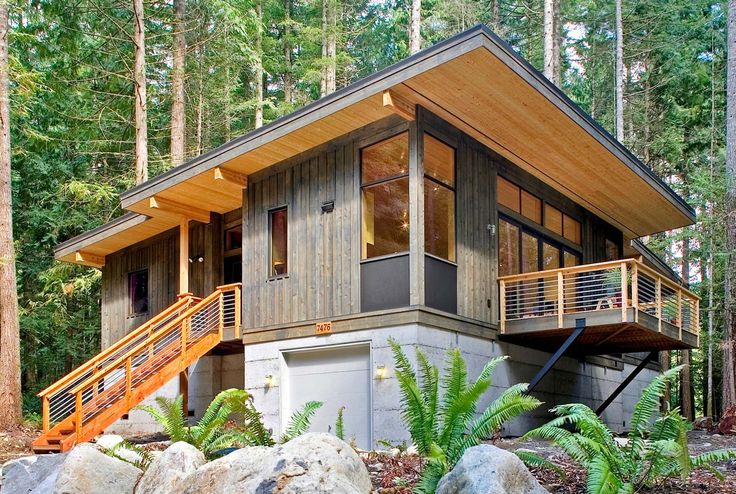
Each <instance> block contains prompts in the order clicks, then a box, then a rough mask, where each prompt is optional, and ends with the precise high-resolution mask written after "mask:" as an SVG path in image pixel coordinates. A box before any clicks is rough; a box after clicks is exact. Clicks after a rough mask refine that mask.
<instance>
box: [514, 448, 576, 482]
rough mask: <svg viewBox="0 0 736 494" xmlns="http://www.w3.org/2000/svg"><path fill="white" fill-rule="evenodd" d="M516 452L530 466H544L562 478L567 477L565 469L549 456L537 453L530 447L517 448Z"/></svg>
mask: <svg viewBox="0 0 736 494" xmlns="http://www.w3.org/2000/svg"><path fill="white" fill-rule="evenodd" d="M514 454H516V456H518V457H519V459H520V460H521V461H522V462H524V465H526V466H527V467H528V468H544V469H547V470H551V471H553V472H555V473H556V474H557V475H559V476H560V478H563V479H564V478H565V471H564V470H562V469H561V468H560V467H558V466H557V465H555V464H554V463H552V462H551V461H549V460H548V459H547V458H544V457H543V456H540V455H538V454H536V453H535V452H534V451H531V450H529V449H517V450H516V451H514Z"/></svg>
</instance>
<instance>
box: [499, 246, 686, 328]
mask: <svg viewBox="0 0 736 494" xmlns="http://www.w3.org/2000/svg"><path fill="white" fill-rule="evenodd" d="M499 285H500V290H499V293H500V297H501V301H500V302H501V303H500V307H501V317H500V327H501V333H504V332H505V331H506V324H507V323H508V322H509V321H515V320H520V319H530V318H539V317H550V316H554V317H556V319H557V324H556V325H555V327H556V328H563V327H564V318H565V315H567V314H576V313H583V312H595V311H603V310H607V311H609V312H610V311H612V310H616V311H618V312H620V319H619V320H618V322H622V323H626V322H637V321H636V320H629V319H630V318H632V319H636V318H638V317H639V312H644V313H646V314H648V315H650V316H651V317H653V318H654V319H655V320H656V324H657V330H658V331H659V332H662V330H663V327H664V326H665V325H671V326H674V327H675V328H677V329H678V330H679V338H680V339H682V331H683V330H684V331H688V332H689V333H692V334H695V335H696V336H697V335H698V334H699V332H700V331H699V328H700V321H699V314H698V311H699V305H700V298H699V297H698V296H697V295H695V294H694V293H692V292H691V291H689V290H687V289H685V288H683V287H682V286H680V285H678V284H677V283H675V282H673V281H672V280H670V279H669V278H667V277H665V276H663V275H661V274H659V273H658V272H657V271H655V270H653V269H651V268H649V267H648V266H646V265H645V264H644V263H642V262H641V261H639V260H637V259H624V260H620V261H610V262H602V263H597V264H588V265H583V266H573V267H568V268H560V269H552V270H548V271H537V272H533V273H524V274H517V275H510V276H503V277H500V278H499ZM629 309H636V310H635V311H634V314H633V317H632V316H630V315H629Z"/></svg>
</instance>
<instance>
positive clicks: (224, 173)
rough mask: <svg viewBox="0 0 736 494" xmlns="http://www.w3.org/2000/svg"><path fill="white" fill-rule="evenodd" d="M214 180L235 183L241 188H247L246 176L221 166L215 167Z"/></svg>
mask: <svg viewBox="0 0 736 494" xmlns="http://www.w3.org/2000/svg"><path fill="white" fill-rule="evenodd" d="M215 180H223V181H225V182H230V183H231V184H234V185H237V186H238V187H240V188H241V189H247V188H248V177H247V176H246V175H243V174H241V173H238V172H234V171H231V170H227V169H225V168H222V167H219V166H218V167H217V168H215Z"/></svg>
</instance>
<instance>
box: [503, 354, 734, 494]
mask: <svg viewBox="0 0 736 494" xmlns="http://www.w3.org/2000/svg"><path fill="white" fill-rule="evenodd" d="M681 369H682V368H681V367H676V368H673V369H670V370H668V371H667V372H665V373H664V374H662V375H660V376H658V377H656V378H655V379H654V380H653V381H652V382H651V383H650V384H649V385H648V386H647V387H646V389H645V390H644V391H643V392H642V395H641V398H640V399H639V401H638V403H637V404H636V406H635V407H634V411H633V413H632V415H631V418H630V420H629V426H630V431H629V434H628V436H627V439H626V441H622V442H619V441H616V439H615V437H614V434H613V432H611V430H610V429H608V427H607V426H606V425H605V424H604V423H603V421H602V420H601V419H600V418H599V417H598V415H596V413H595V412H594V411H593V410H591V409H590V408H588V407H587V406H585V405H582V404H578V403H573V404H570V405H560V406H558V407H556V408H554V409H553V410H552V411H553V412H554V413H555V414H556V415H557V417H556V418H554V419H553V420H551V421H550V422H549V423H547V424H545V425H543V426H541V427H539V428H537V429H534V430H531V431H529V432H528V433H527V434H526V435H525V436H524V437H525V438H540V439H545V440H548V441H552V442H553V443H554V444H555V445H557V446H558V447H560V448H561V449H562V450H563V451H565V453H567V455H568V456H569V457H570V458H572V459H573V460H574V461H576V462H577V463H579V464H580V465H581V466H583V467H584V468H585V469H586V471H587V473H588V485H587V490H588V493H589V494H629V493H633V492H638V491H639V490H640V489H642V488H645V487H651V486H652V485H653V484H654V483H655V482H656V481H657V480H659V479H661V478H663V477H671V476H675V475H680V476H681V477H682V478H683V479H684V478H686V477H687V476H688V475H689V474H690V472H691V471H692V470H693V469H696V468H707V469H712V470H715V469H713V467H712V466H711V464H712V463H713V462H718V461H725V460H728V459H731V458H736V450H718V451H711V452H708V453H704V454H701V455H696V456H692V455H690V453H689V450H688V444H687V432H688V430H689V427H690V426H689V424H688V423H687V421H686V420H685V419H684V418H683V417H682V416H681V415H680V413H679V410H678V409H674V410H669V411H667V412H665V413H660V411H659V407H660V405H659V402H660V398H661V397H662V395H663V394H664V392H665V389H666V387H667V385H668V384H671V383H672V382H674V381H675V380H676V379H677V376H678V374H679V372H680V370H681ZM568 427H572V429H573V431H572V432H571V431H570V430H568ZM517 455H518V456H519V457H520V458H521V459H522V460H523V461H524V462H525V463H527V464H528V465H532V466H548V463H549V462H547V461H546V460H545V459H543V458H541V457H539V456H536V455H535V454H534V453H532V452H528V451H524V452H517ZM719 475H720V474H719Z"/></svg>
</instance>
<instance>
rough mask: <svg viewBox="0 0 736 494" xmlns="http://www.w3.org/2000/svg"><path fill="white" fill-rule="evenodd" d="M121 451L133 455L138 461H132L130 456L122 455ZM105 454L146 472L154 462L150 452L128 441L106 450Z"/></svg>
mask: <svg viewBox="0 0 736 494" xmlns="http://www.w3.org/2000/svg"><path fill="white" fill-rule="evenodd" d="M121 450H125V451H128V452H129V453H133V455H135V457H136V459H135V460H132V461H131V460H130V457H129V456H126V455H123V454H121ZM105 454H106V455H107V456H111V457H113V458H116V459H118V460H120V461H124V462H125V463H129V464H131V465H133V466H134V467H136V468H140V469H141V470H144V471H145V470H147V469H148V467H149V466H150V465H151V462H152V461H153V455H151V453H150V452H149V451H146V450H145V449H143V448H142V447H140V446H138V445H136V444H132V443H130V442H129V441H127V440H124V441H121V442H119V443H117V444H116V445H115V446H113V447H112V448H110V449H106V450H105Z"/></svg>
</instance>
